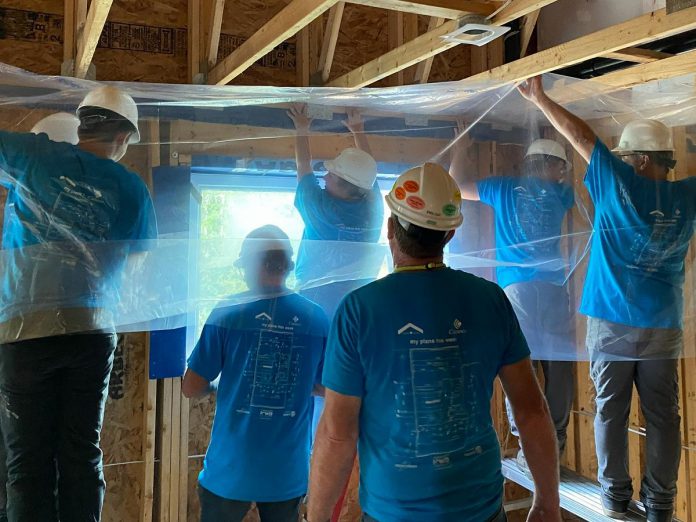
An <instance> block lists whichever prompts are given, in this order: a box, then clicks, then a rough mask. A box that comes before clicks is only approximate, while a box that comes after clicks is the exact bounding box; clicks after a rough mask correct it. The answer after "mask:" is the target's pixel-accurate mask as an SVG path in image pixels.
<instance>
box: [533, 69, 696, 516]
mask: <svg viewBox="0 0 696 522" xmlns="http://www.w3.org/2000/svg"><path fill="white" fill-rule="evenodd" d="M520 92H521V94H522V95H523V96H524V97H525V98H527V99H528V100H530V101H531V102H532V103H534V104H535V105H536V106H537V107H538V108H539V109H540V110H541V111H542V112H543V113H544V115H545V116H546V117H547V118H548V120H549V121H550V122H551V124H552V125H553V126H554V127H555V128H556V129H557V130H558V131H559V132H560V133H561V134H563V135H564V136H565V137H566V138H567V139H568V141H569V142H570V143H571V144H572V145H573V147H574V148H575V150H576V151H577V152H578V154H580V155H581V156H582V157H583V159H585V161H587V162H588V164H589V165H588V168H587V172H586V174H585V185H586V186H587V190H588V192H589V194H590V197H591V198H592V201H593V203H594V206H595V216H594V231H593V235H592V245H591V249H592V250H591V252H590V260H589V265H588V268H587V276H586V280H585V286H584V289H583V295H582V301H581V305H580V312H581V313H583V314H585V315H587V316H588V318H587V348H588V350H589V353H590V358H591V366H590V372H591V376H592V380H593V381H594V384H595V388H596V389H597V397H596V407H597V413H596V416H595V442H596V447H597V459H598V464H599V470H598V474H599V481H600V484H601V486H602V492H603V495H602V504H603V507H604V510H605V513H606V514H607V515H608V516H610V517H613V518H622V517H624V516H625V514H626V510H627V507H628V503H629V501H630V499H631V496H632V494H633V488H632V483H631V477H630V475H629V472H628V465H627V455H626V452H627V443H626V438H627V427H628V415H629V410H630V405H631V396H632V392H633V386H634V384H635V386H636V389H637V391H638V395H639V397H640V404H641V409H642V411H643V415H644V417H645V422H646V452H645V457H646V460H645V470H644V474H643V480H642V483H641V489H640V497H641V500H642V502H643V504H644V505H645V507H646V512H647V519H648V520H649V521H650V522H662V521H669V520H672V516H673V510H674V498H675V496H676V490H677V487H676V484H677V475H678V470H679V461H680V455H681V430H680V423H681V419H680V417H679V389H678V385H677V369H678V357H679V356H680V354H681V351H682V347H683V338H682V313H683V294H682V292H683V286H684V277H685V276H684V268H685V267H684V262H685V261H684V260H685V257H686V253H687V250H688V248H689V243H690V241H691V238H692V236H693V232H694V219H695V217H696V177H693V176H692V177H689V178H686V179H682V180H680V181H670V171H671V169H673V168H674V166H675V164H676V162H675V161H674V158H673V151H674V145H673V143H672V136H671V133H670V130H669V128H667V127H666V126H665V125H664V124H662V123H660V122H658V121H655V120H636V121H633V122H630V123H629V124H628V125H626V127H625V128H624V130H623V133H622V134H621V138H620V140H619V145H618V147H617V148H615V149H614V150H613V152H614V153H613V154H612V151H609V149H608V148H607V147H606V145H605V144H604V143H602V142H601V141H600V140H599V139H598V138H597V136H596V135H595V133H594V132H593V131H592V129H591V128H590V127H589V126H588V125H587V123H585V122H584V121H582V120H581V119H579V118H578V117H576V116H575V115H573V114H571V113H570V112H568V111H567V110H565V109H564V108H562V107H561V106H560V105H558V104H557V103H555V102H554V101H552V100H551V99H550V98H549V97H548V96H547V94H546V93H545V92H544V89H543V85H542V82H541V78H538V77H537V78H533V79H531V80H528V81H527V82H526V83H525V84H523V85H522V86H521V87H520Z"/></svg>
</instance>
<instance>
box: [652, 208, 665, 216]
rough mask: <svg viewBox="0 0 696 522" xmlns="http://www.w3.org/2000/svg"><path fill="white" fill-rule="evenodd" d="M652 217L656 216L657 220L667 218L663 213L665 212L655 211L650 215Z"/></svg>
mask: <svg viewBox="0 0 696 522" xmlns="http://www.w3.org/2000/svg"><path fill="white" fill-rule="evenodd" d="M650 215H651V216H655V217H657V218H663V217H665V215H664V213H663V212H660V211H659V210H653V211H652V212H651V213H650Z"/></svg>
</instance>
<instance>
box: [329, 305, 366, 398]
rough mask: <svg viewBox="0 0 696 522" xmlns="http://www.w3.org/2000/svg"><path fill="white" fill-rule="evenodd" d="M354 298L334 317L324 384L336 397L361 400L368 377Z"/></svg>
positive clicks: (330, 332) (330, 331) (339, 309)
mask: <svg viewBox="0 0 696 522" xmlns="http://www.w3.org/2000/svg"><path fill="white" fill-rule="evenodd" d="M358 315H359V314H358V312H357V307H356V305H355V303H354V297H353V296H351V295H349V296H348V297H347V298H345V299H344V300H343V302H342V303H341V305H340V306H339V307H338V310H337V311H336V314H335V315H334V319H333V323H332V324H331V329H330V330H329V338H328V340H327V344H326V357H325V361H324V373H323V378H322V384H323V385H324V386H325V387H326V388H329V389H330V390H333V391H335V392H337V393H341V394H343V395H350V396H353V397H362V396H363V395H364V393H365V374H364V370H363V366H362V363H361V361H360V354H359V353H358V343H359V331H360V330H359V324H360V321H359V317H358Z"/></svg>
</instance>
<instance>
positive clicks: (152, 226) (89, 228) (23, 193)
mask: <svg viewBox="0 0 696 522" xmlns="http://www.w3.org/2000/svg"><path fill="white" fill-rule="evenodd" d="M0 170H2V171H3V172H2V174H1V175H0V181H1V182H2V184H3V185H5V186H6V187H7V188H8V196H7V205H6V207H5V222H4V226H3V231H2V246H3V249H6V250H5V252H4V265H5V266H4V271H3V272H4V273H3V284H2V294H1V296H0V309H1V310H2V312H1V315H0V319H2V320H4V319H8V318H11V317H13V316H16V315H18V314H21V313H22V312H26V311H27V310H29V309H31V310H38V309H47V310H51V309H54V308H71V307H86V308H93V307H103V306H107V305H109V304H114V301H115V300H117V298H118V287H119V280H120V277H121V274H122V270H123V266H124V263H125V261H126V259H127V257H128V254H129V252H132V251H133V250H143V249H145V248H146V246H145V242H144V241H143V240H149V239H154V238H156V237H157V222H156V219H155V213H154V207H153V205H152V200H151V198H150V194H149V192H148V190H147V187H146V186H145V184H144V183H143V182H142V180H141V179H140V178H139V177H138V176H137V175H136V174H134V173H132V172H129V171H128V170H126V169H125V168H124V167H123V166H121V165H119V164H118V163H116V162H114V161H111V160H109V159H104V158H99V157H97V156H95V155H93V154H91V153H89V152H86V151H83V150H82V149H80V148H79V147H77V146H74V145H70V144H68V143H57V142H53V141H51V140H49V139H48V137H47V136H46V135H45V134H39V135H34V134H17V133H10V132H0Z"/></svg>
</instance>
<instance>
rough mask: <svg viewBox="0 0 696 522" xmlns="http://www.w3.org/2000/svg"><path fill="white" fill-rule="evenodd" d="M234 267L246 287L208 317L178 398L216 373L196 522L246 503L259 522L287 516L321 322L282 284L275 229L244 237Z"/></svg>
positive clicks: (229, 517) (304, 473)
mask: <svg viewBox="0 0 696 522" xmlns="http://www.w3.org/2000/svg"><path fill="white" fill-rule="evenodd" d="M236 264H237V266H239V267H240V268H241V269H242V271H243V273H244V280H245V281H246V283H247V286H248V287H249V291H248V292H246V293H243V294H241V295H237V296H233V297H234V301H236V302H237V303H236V304H233V305H228V306H220V307H218V308H216V309H215V310H214V311H213V312H212V313H211V314H210V317H208V320H207V321H206V324H205V326H204V327H203V331H202V333H201V337H200V339H199V340H198V343H197V345H196V347H195V349H194V350H193V353H192V354H191V356H190V358H189V360H188V369H187V370H186V375H185V376H184V381H183V384H182V392H183V393H184V395H185V396H186V397H198V396H201V395H204V394H206V393H208V392H209V391H211V388H212V385H211V383H213V382H214V381H216V379H218V378H219V385H218V386H217V405H216V409H215V419H214V421H213V431H212V434H211V437H210V444H209V446H208V451H207V452H206V456H205V461H204V464H203V470H202V471H201V473H200V475H199V477H198V485H199V487H198V492H199V497H200V501H201V522H219V521H222V520H224V521H225V522H234V521H241V520H242V519H244V517H245V515H246V514H247V512H248V511H249V509H250V508H251V504H252V503H253V502H255V503H256V506H257V508H258V510H259V515H260V517H261V522H296V521H297V519H298V516H299V506H300V502H301V500H302V498H303V497H304V495H305V493H306V492H307V481H308V475H309V448H310V429H311V413H312V402H311V398H312V393H313V392H317V393H321V386H320V380H321V370H322V366H323V360H324V344H325V340H326V333H327V330H328V321H327V319H326V316H325V315H324V312H323V311H322V310H321V308H319V306H317V305H316V304H314V303H312V302H311V301H309V300H307V299H305V298H304V297H302V296H300V295H298V294H296V293H294V292H290V291H289V290H288V289H287V288H286V286H285V281H286V279H287V276H288V273H289V272H290V271H291V270H292V268H293V263H292V247H291V246H290V241H289V239H288V237H287V236H286V235H285V233H284V232H283V231H282V230H280V229H279V228H278V227H276V226H273V225H266V226H263V227H261V228H258V229H256V230H254V231H252V232H251V233H249V235H248V236H247V237H246V238H245V239H244V241H243V243H242V248H241V253H240V257H239V260H238V261H237V263H236Z"/></svg>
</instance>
